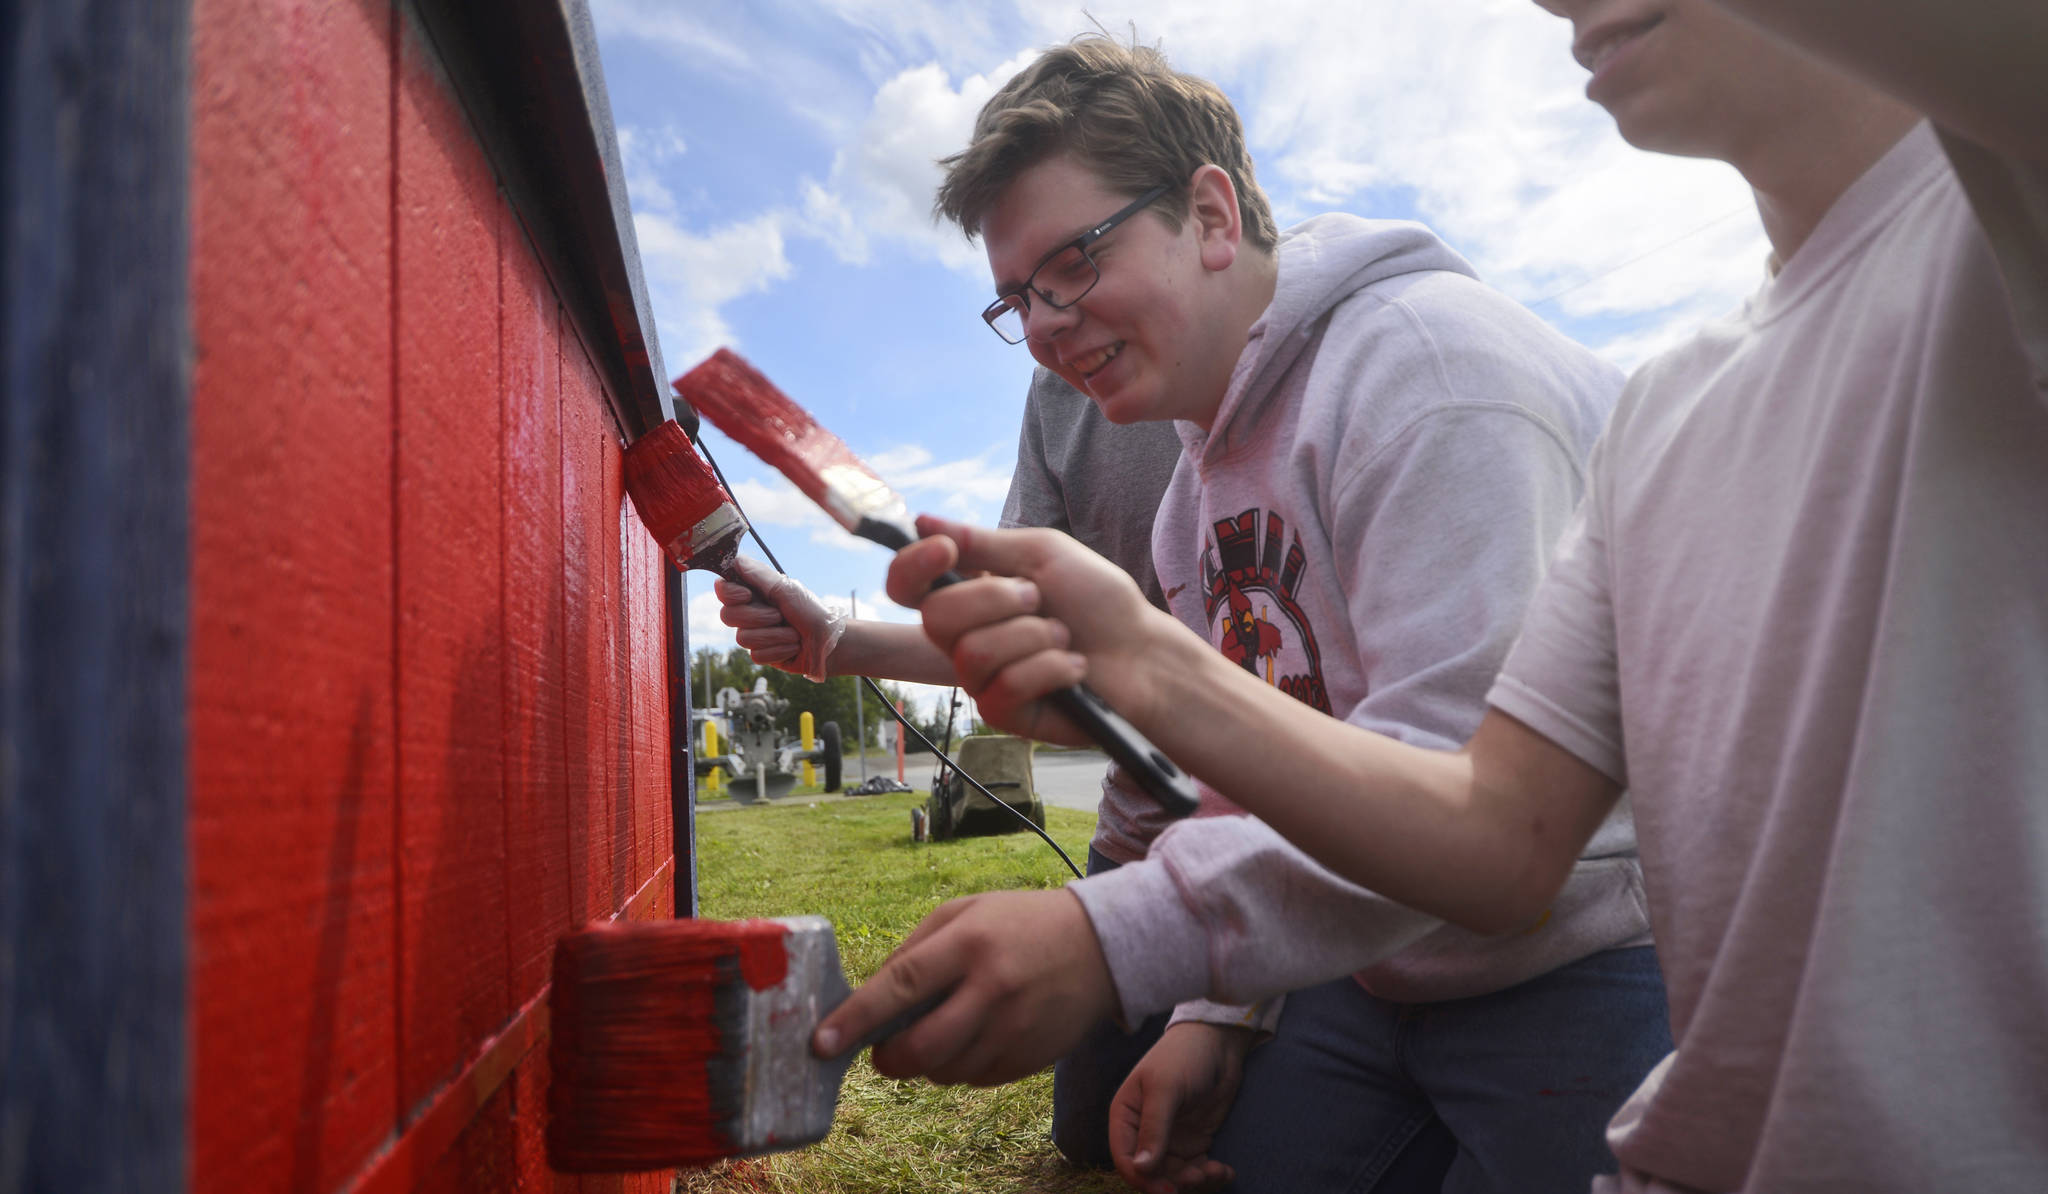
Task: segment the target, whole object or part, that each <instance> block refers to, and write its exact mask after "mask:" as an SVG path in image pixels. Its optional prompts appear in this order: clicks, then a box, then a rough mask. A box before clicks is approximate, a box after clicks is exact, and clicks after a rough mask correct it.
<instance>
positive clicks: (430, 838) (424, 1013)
mask: <svg viewBox="0 0 2048 1194" xmlns="http://www.w3.org/2000/svg"><path fill="white" fill-rule="evenodd" d="M193 45H194V59H195V60H194V64H193V65H194V71H193V113H192V119H193V130H192V133H193V136H192V142H193V143H192V163H193V169H192V187H193V205H192V206H193V222H194V227H193V254H192V256H193V264H192V273H193V278H192V287H193V290H192V296H193V312H194V315H193V322H194V334H195V344H196V348H197V361H196V364H195V385H194V397H193V407H194V409H193V413H192V428H193V445H192V458H193V461H192V462H193V493H192V519H193V534H192V557H193V558H192V600H191V608H192V611H193V613H192V618H193V626H192V637H191V656H190V675H191V701H190V722H191V724H190V743H191V751H190V758H191V820H190V825H191V829H190V833H191V840H190V849H191V851H192V855H191V860H192V876H193V896H192V904H191V907H192V976H191V980H190V981H191V984H192V989H191V992H190V996H191V999H190V1003H191V1008H192V1026H191V1033H192V1044H193V1054H192V1056H193V1065H192V1091H191V1094H192V1102H191V1125H192V1129H191V1131H192V1142H191V1144H192V1147H191V1165H192V1189H194V1190H197V1191H236V1192H238V1194H239V1192H258V1191H318V1192H323V1194H324V1192H327V1191H337V1190H347V1189H363V1190H415V1189H417V1190H493V1191H495V1190H620V1189H624V1190H634V1191H640V1190H645V1191H657V1190H666V1189H667V1180H666V1178H665V1177H662V1176H658V1175H650V1176H647V1177H641V1178H633V1179H627V1180H624V1181H621V1180H618V1179H603V1180H599V1179H576V1178H569V1177H562V1176H559V1175H554V1174H552V1173H550V1172H549V1171H548V1170H547V1168H546V1164H545V1161H544V1159H543V1157H542V1152H541V1144H540V1140H541V1130H542V1126H543V1125H542V1099H543V1095H544V1092H545V1088H546V1080H547V1073H546V1061H547V1058H546V1049H545V1025H544V1019H545V1015H544V1010H545V1005H544V1001H543V1000H541V998H540V997H541V995H542V993H543V990H544V987H545V983H546V980H547V966H548V957H549V950H550V948H551V946H552V943H553V941H554V939H555V938H556V937H557V936H558V935H559V934H561V933H562V932H563V931H565V930H566V929H569V928H571V927H573V926H575V925H577V924H580V923H582V922H584V921H586V920H589V919H592V918H600V917H608V916H612V915H615V914H616V915H631V916H636V917H660V916H667V915H670V914H671V911H672V907H671V898H672V897H671V886H670V885H671V883H672V879H671V875H672V874H673V863H672V856H673V853H674V851H673V842H672V840H671V836H670V831H669V825H668V816H669V814H668V800H669V769H668V737H667V736H668V708H667V704H666V692H665V689H664V682H663V677H664V675H665V671H666V662H665V651H666V647H667V643H666V638H665V636H666V634H667V630H666V628H665V627H664V624H663V617H662V593H661V572H660V569H661V567H662V563H661V560H660V556H659V553H658V552H657V550H656V548H655V546H654V544H653V543H652V542H651V541H650V540H649V539H648V538H647V537H646V536H645V535H644V534H643V533H642V532H641V530H640V527H639V524H638V522H637V520H636V519H635V518H634V517H633V514H632V511H631V509H630V507H629V506H628V505H626V504H625V503H624V502H623V501H622V493H621V487H620V477H619V447H618V442H617V436H618V432H617V430H616V429H615V426H614V422H613V419H612V416H611V415H610V413H609V408H608V406H607V402H606V397H605V394H604V391H603V385H602V382H601V381H600V373H599V371H598V370H597V369H596V368H594V367H593V365H592V363H591V355H592V354H591V350H590V348H591V346H589V345H586V344H585V343H584V342H583V341H582V340H581V339H579V336H578V334H577V331H576V329H575V327H574V326H573V324H572V321H571V320H570V318H569V317H568V315H567V314H566V312H565V309H564V306H563V304H562V302H561V301H560V299H559V298H558V296H557V294H556V293H555V291H554V289H553V287H552V286H551V284H550V281H549V278H548V276H547V275H546V274H545V273H544V271H543V269H542V265H541V261H540V259H539V258H538V257H537V255H536V252H535V250H534V247H533V245H532V244H531V243H530V242H529V240H528V239H527V237H526V235H525V233H524V232H523V231H522V226H521V223H520V219H519V216H518V213H517V212H516V211H514V210H513V208H512V207H511V206H510V205H509V204H508V202H507V199H506V197H505V194H504V192H503V191H502V190H501V189H500V187H499V184H498V180H497V179H496V177H495V176H494V174H493V170H492V166H491V163H490V161H489V160H488V159H487V157H486V155H485V152H484V150H483V148H482V143H481V142H480V141H479V138H478V136H477V133H476V130H475V129H474V128H472V127H471V125H470V124H469V121H468V118H467V116H466V115H465V113H464V111H463V109H462V107H461V105H460V103H459V101H458V100H457V98H456V96H455V94H454V92H453V91H452V90H451V87H450V85H449V82H448V79H447V77H446V75H445V74H444V73H443V71H442V69H441V66H440V64H439V63H438V62H437V61H436V59H435V57H434V54H433V52H432V48H431V44H430V43H429V42H428V41H427V40H426V39H425V37H424V36H423V35H422V34H421V32H420V30H419V29H418V27H417V26H416V24H415V23H414V20H413V18H412V17H411V16H409V15H408V14H407V13H406V12H405V9H404V6H403V5H399V6H397V7H396V8H394V6H393V5H391V4H390V3H388V2H386V3H378V2H373V0H198V2H197V3H196V5H195V10H194V38H193Z"/></svg>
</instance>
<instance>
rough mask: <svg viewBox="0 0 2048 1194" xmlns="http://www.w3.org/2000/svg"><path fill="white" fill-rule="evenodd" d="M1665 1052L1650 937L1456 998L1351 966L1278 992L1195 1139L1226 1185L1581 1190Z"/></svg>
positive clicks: (1244, 1192) (1330, 1193) (1447, 1192)
mask: <svg viewBox="0 0 2048 1194" xmlns="http://www.w3.org/2000/svg"><path fill="white" fill-rule="evenodd" d="M1670 1051H1671V1028H1670V1018H1669V1014H1668V1012H1667V1010H1666V1008H1665V1003H1664V980H1663V977H1662V975H1661V974H1659V972H1658V970H1657V957H1656V951H1655V950H1654V949H1652V948H1651V947H1649V946H1643V947H1640V948H1635V949H1616V950H1607V951H1604V952H1602V953H1597V954H1594V955H1593V956H1591V957H1589V958H1583V959H1581V960H1579V961H1577V962H1574V963H1572V964H1571V965H1569V966H1564V967H1560V968H1559V969H1557V970H1553V971H1551V972H1550V973H1548V974H1544V975H1540V976H1538V977H1536V978H1533V979H1530V980H1529V981H1528V982H1525V983H1522V984H1519V985H1517V986H1514V987H1510V988H1508V989H1507V990H1505V991H1496V992H1494V993H1493V994H1490V995H1480V996H1476V997H1474V998H1471V999H1453V1000H1445V1001H1442V1002H1439V1003H1427V1004H1397V1003H1389V1002H1387V1001H1386V1000H1384V999H1378V998H1375V997H1374V996H1372V995H1369V994H1367V993H1366V991H1365V989H1364V988H1363V987H1360V986H1359V985H1358V984H1357V983H1356V982H1354V981H1352V980H1351V979H1349V978H1344V979H1339V980H1337V981H1335V982H1330V983H1325V984H1323V985H1322V986H1319V987H1311V988H1309V989H1308V990H1305V991H1297V992H1295V993H1294V994H1292V995H1289V996H1288V997H1287V1007H1286V1009H1285V1010H1284V1011H1283V1012H1282V1013H1281V1017H1280V1024H1279V1028H1278V1032H1277V1034H1276V1035H1275V1037H1274V1039H1272V1040H1271V1041H1268V1042H1266V1043H1265V1044H1263V1045H1260V1046H1258V1047H1257V1048H1255V1049H1253V1050H1252V1051H1251V1053H1250V1055H1249V1056H1247V1057H1246V1058H1245V1073H1244V1082H1243V1085H1242V1086H1240V1087H1239V1088H1238V1095H1237V1102H1236V1104H1235V1105H1234V1106H1233V1107H1232V1108H1231V1111H1230V1117H1229V1118H1228V1119H1227V1120H1226V1121H1225V1122H1224V1124H1223V1128H1222V1131H1221V1132H1219V1133H1218V1135H1217V1137H1216V1140H1215V1142H1214V1144H1213V1145H1212V1147H1211V1149H1210V1152H1211V1154H1212V1155H1213V1156H1215V1157H1217V1158H1219V1159H1221V1160H1224V1161H1227V1162H1229V1163H1230V1164H1231V1165H1233V1166H1235V1167H1236V1169H1237V1174H1238V1177H1237V1180H1236V1182H1235V1183H1233V1185H1232V1189H1233V1190H1234V1191H1236V1192H1237V1194H1268V1192H1271V1194H1282V1192H1287V1194H1292V1192H1294V1191H1303V1190H1315V1191H1323V1192H1327V1194H1363V1192H1365V1191H1372V1192H1373V1194H1422V1192H1423V1191H1427V1192H1429V1194H1478V1192H1479V1191H1500V1192H1507V1191H1515V1192H1516V1194H1524V1192H1526V1194H1544V1192H1548V1191H1558V1192H1559V1194H1566V1192H1568V1194H1586V1190H1587V1188H1588V1187H1589V1186H1590V1185H1591V1183H1592V1177H1593V1175H1594V1174H1596V1173H1612V1172H1614V1171H1615V1169H1616V1168H1617V1166H1616V1164H1615V1161H1614V1158H1613V1155H1612V1154H1611V1153H1610V1152H1609V1151H1608V1148H1607V1142H1606V1129H1607V1121H1608V1120H1609V1119H1610V1118H1612V1117H1613V1115H1614V1112H1615V1111H1616V1110H1617V1109H1618V1108H1619V1107H1620V1106H1621V1103H1622V1100H1624V1099H1626V1098H1627V1097H1628V1095H1629V1093H1630V1092H1632V1091H1633V1090H1634V1089H1635V1088H1636V1085H1637V1084H1638V1083H1639V1082H1641V1081H1642V1079H1643V1076H1644V1075H1645V1074H1647V1073H1648V1072H1649V1070H1650V1067H1652V1066H1654V1065H1655V1064H1657V1062H1658V1061H1659V1060H1661V1059H1662V1058H1663V1057H1664V1055H1665V1054H1666V1053H1669V1052H1670Z"/></svg>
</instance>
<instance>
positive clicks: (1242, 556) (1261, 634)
mask: <svg viewBox="0 0 2048 1194" xmlns="http://www.w3.org/2000/svg"><path fill="white" fill-rule="evenodd" d="M1262 524H1263V527H1262ZM1262 529H1263V531H1264V534H1263V535H1262V534H1261V533H1260V531H1261V530H1262ZM1210 534H1211V536H1212V538H1211V540H1210V542H1209V543H1208V544H1207V545H1205V546H1204V547H1203V549H1202V606H1203V611H1204V613H1205V614H1206V615H1207V617H1208V620H1209V625H1210V627H1211V628H1212V629H1213V631H1214V633H1215V635H1216V646H1217V648H1218V649H1219V650H1221V651H1222V652H1223V654H1224V656H1225V658H1227V659H1229V660H1230V661H1231V662H1233V663H1235V664H1237V665H1238V666H1239V667H1241V668H1243V669H1244V670H1246V671H1248V672H1250V673H1252V674H1253V675H1255V676H1259V677H1260V678H1262V679H1264V680H1265V681H1266V683H1268V684H1271V685H1273V686H1274V687H1275V688H1278V689H1280V690H1281V691H1282V692H1285V693H1286V694H1287V695H1289V696H1291V697H1293V698H1294V699H1296V700H1298V701H1300V702H1302V703H1303V704H1305V705H1309V706H1311V707H1313V708H1316V709H1320V710H1322V711H1323V712H1325V713H1330V712H1331V709H1330V695H1329V693H1328V691H1327V690H1326V689H1325V688H1324V685H1323V656H1322V652H1321V650H1319V649H1318V648H1317V646H1316V632H1315V627H1314V626H1312V625H1310V623H1309V618H1308V615H1307V614H1306V613H1305V612H1304V611H1303V610H1302V608H1301V606H1300V604H1299V603H1297V602H1296V601H1295V599H1294V594H1295V593H1296V591H1297V590H1298V589H1299V588H1300V586H1301V577H1302V573H1303V572H1304V571H1305V570H1306V568H1307V565H1308V556H1307V553H1305V552H1304V551H1302V548H1301V536H1300V535H1299V534H1296V535H1295V536H1294V537H1293V542H1291V543H1290V542H1288V541H1287V539H1288V536H1287V521H1286V520H1285V519H1284V518H1282V517H1281V516H1280V515H1279V514H1276V513H1274V512H1273V511H1270V510H1268V511H1263V512H1262V511H1260V510H1258V509H1256V508H1254V509H1250V510H1246V511H1245V512H1244V513H1242V514H1239V515H1238V516H1237V517H1235V518H1224V519H1219V520H1218V521H1217V522H1216V523H1215V524H1213V525H1212V526H1211V527H1210ZM1283 545H1284V547H1283ZM1219 614H1220V615H1221V616H1220V617H1219Z"/></svg>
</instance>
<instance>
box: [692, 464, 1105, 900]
mask: <svg viewBox="0 0 2048 1194" xmlns="http://www.w3.org/2000/svg"><path fill="white" fill-rule="evenodd" d="M697 448H698V450H699V451H701V452H703V453H704V461H705V463H707V464H709V465H710V466H711V471H712V472H713V473H715V474H717V476H718V483H719V484H720V485H723V486H725V494H726V496H727V497H728V498H731V499H732V506H733V509H735V510H739V513H740V517H741V518H746V520H747V533H748V534H750V535H752V536H753V537H754V542H755V544H756V545H758V546H759V547H760V549H761V554H762V555H764V556H767V557H768V563H769V564H770V565H771V566H773V567H774V569H775V570H776V571H777V572H781V573H783V574H784V575H785V576H786V575H788V572H787V570H785V569H784V568H783V566H782V561H780V560H778V559H776V558H775V553H774V552H773V551H771V550H769V547H768V544H767V542H766V541H765V540H763V539H762V538H761V532H760V531H759V530H758V529H756V528H755V526H754V520H753V519H751V518H747V512H746V511H745V510H742V509H740V500H739V498H737V497H734V496H733V492H732V486H731V485H729V484H727V483H726V480H725V471H724V470H723V469H721V468H719V467H718V462H717V461H716V460H713V459H712V458H711V449H710V448H709V447H707V446H706V445H705V444H704V441H703V440H701V439H700V440H698V441H697ZM860 682H861V683H863V684H865V685H867V686H868V691H870V692H872V693H874V694H875V699H877V700H879V701H881V702H882V708H884V709H886V710H888V711H889V716H891V717H893V718H895V719H896V720H897V722H898V723H899V724H901V725H902V726H903V728H904V729H906V730H909V731H910V736H911V737H913V738H915V739H917V740H918V741H919V742H921V743H923V744H924V748H925V749H926V750H928V751H930V752H932V754H933V756H934V757H936V758H937V759H938V760H939V761H940V762H942V763H944V764H945V765H946V766H948V767H950V768H952V769H953V771H954V773H955V774H957V775H959V777H960V778H961V779H964V780H966V781H967V782H968V783H970V784H973V785H974V790H975V791H977V792H979V793H981V794H982V795H984V796H986V797H988V798H989V799H990V800H993V801H995V802H996V803H997V804H999V805H1001V806H1002V807H1004V808H1006V809H1008V810H1010V815H1011V816H1014V817H1016V818H1017V819H1018V820H1019V821H1021V822H1023V823H1024V828H1026V829H1029V830H1030V831H1031V832H1033V833H1035V834H1037V835H1038V836H1039V837H1040V838H1041V839H1042V840H1043V841H1044V842H1045V844H1046V845H1048V846H1051V847H1052V852H1053V853H1055V854H1057V855H1059V856H1060V861H1061V862H1064V863H1066V864H1067V869H1068V870H1070V871H1072V872H1074V878H1076V879H1079V878H1082V877H1083V876H1082V874H1081V868H1080V867H1077V866H1075V865H1074V860H1073V859H1072V858H1069V857H1067V852H1066V851H1065V850H1062V849H1060V844H1059V843H1058V842H1056V841H1054V840H1052V837H1051V835H1049V834H1047V833H1046V832H1045V830H1043V829H1040V828H1039V827H1038V823H1037V822H1035V821H1033V820H1032V819H1031V818H1030V817H1028V816H1026V815H1025V814H1024V812H1023V810H1021V809H1019V808H1018V807H1017V806H1016V805H1014V804H1011V803H1010V802H1009V801H1007V800H1004V799H1003V798H1002V797H1000V796H998V795H996V794H995V793H994V792H991V791H989V790H988V789H987V788H986V787H984V786H982V782H981V781H980V780H978V779H976V778H974V777H973V776H972V775H969V774H968V773H967V772H966V770H965V769H963V768H962V767H961V766H960V764H958V763H956V762H954V761H953V760H952V759H951V758H950V757H949V756H947V754H946V752H944V751H942V750H940V749H939V748H938V747H937V746H934V745H933V744H932V740H931V739H929V738H927V737H925V736H924V734H923V732H922V731H920V730H919V729H918V728H917V727H916V726H914V725H912V724H910V719H909V718H908V717H905V716H904V715H903V714H902V713H899V712H897V710H896V706H895V705H893V704H890V702H889V696H888V694H887V693H885V692H883V691H882V688H881V685H879V684H876V683H875V682H874V680H872V679H870V678H869V677H867V676H862V677H861V678H860ZM861 749H862V750H865V749H867V744H866V743H862V744H861Z"/></svg>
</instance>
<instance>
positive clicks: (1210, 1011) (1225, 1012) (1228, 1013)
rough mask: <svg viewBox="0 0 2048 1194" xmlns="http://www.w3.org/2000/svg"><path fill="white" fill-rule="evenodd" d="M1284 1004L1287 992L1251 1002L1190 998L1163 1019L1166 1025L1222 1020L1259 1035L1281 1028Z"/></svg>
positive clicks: (1226, 1025)
mask: <svg viewBox="0 0 2048 1194" xmlns="http://www.w3.org/2000/svg"><path fill="white" fill-rule="evenodd" d="M1286 1006H1287V996H1285V995H1276V996H1274V997H1273V998H1271V999H1262V1000H1260V1001H1259V1002H1257V1003H1254V1004H1251V1005H1250V1006H1244V1005H1242V1004H1235V1003H1213V1002H1211V1001H1209V1000H1207V999H1190V1000H1188V1001H1187V1002H1186V1003H1183V1004H1181V1005H1180V1006H1178V1007H1176V1008H1174V1009H1173V1015H1172V1016H1171V1017H1170V1018H1169V1019H1168V1020H1167V1021H1166V1026H1167V1027H1168V1028H1171V1027H1173V1026H1174V1025H1176V1024H1181V1023H1185V1022H1186V1021H1189V1020H1193V1021H1195V1022H1197V1023H1200V1024H1221V1025H1223V1026H1225V1027H1227V1028H1249V1029H1251V1030H1252V1031H1253V1032H1255V1033H1257V1034H1258V1036H1259V1039H1261V1040H1264V1039H1265V1038H1267V1037H1269V1036H1272V1035H1273V1034H1274V1033H1275V1032H1278V1031H1279V1030H1280V1009H1282V1008H1284V1007H1286Z"/></svg>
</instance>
